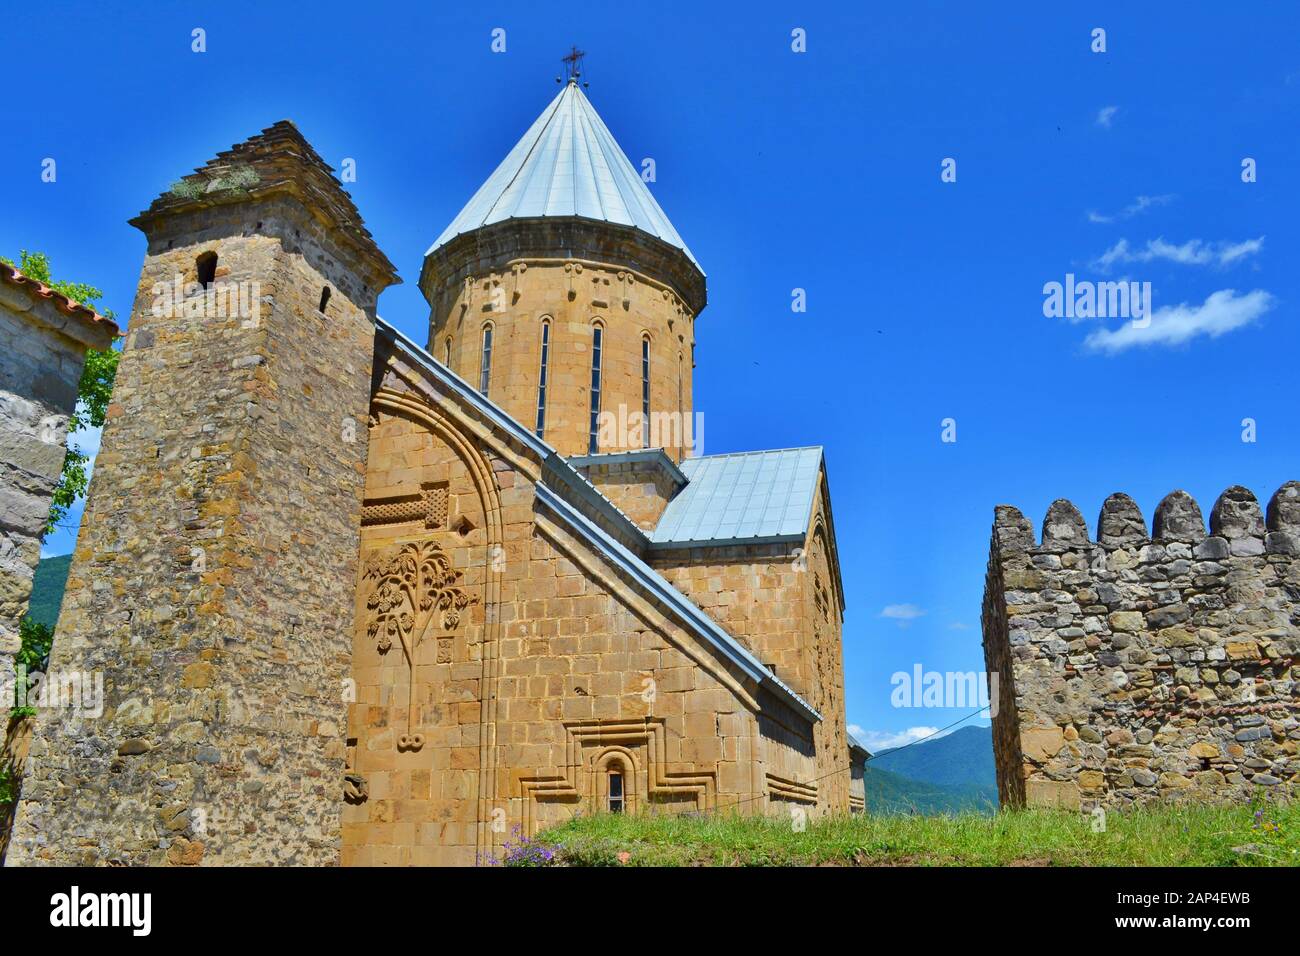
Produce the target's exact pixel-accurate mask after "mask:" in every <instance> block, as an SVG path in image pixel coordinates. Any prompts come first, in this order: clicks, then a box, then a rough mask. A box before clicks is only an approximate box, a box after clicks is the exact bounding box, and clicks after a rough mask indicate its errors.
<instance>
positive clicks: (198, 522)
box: [9, 152, 377, 865]
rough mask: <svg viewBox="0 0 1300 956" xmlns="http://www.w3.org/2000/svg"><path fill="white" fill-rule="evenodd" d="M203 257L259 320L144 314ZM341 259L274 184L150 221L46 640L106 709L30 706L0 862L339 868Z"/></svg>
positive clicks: (355, 492)
mask: <svg viewBox="0 0 1300 956" xmlns="http://www.w3.org/2000/svg"><path fill="white" fill-rule="evenodd" d="M297 155H301V153H300V152H299V153H298V154H297ZM291 161H294V160H291ZM213 252H215V253H217V254H218V257H219V258H218V267H217V271H216V285H214V289H215V288H217V287H226V288H229V287H232V286H238V285H239V284H241V283H254V282H256V283H258V284H259V287H258V289H257V292H258V295H257V296H256V299H255V303H256V305H258V306H260V308H259V309H258V311H257V312H256V314H255V315H254V316H253V317H251V318H250V317H246V316H244V315H243V314H241V313H233V314H231V313H227V314H212V309H211V307H209V306H208V305H205V301H204V300H205V299H207V298H209V296H207V295H206V294H205V293H203V292H201V291H200V292H198V293H192V294H190V295H189V296H188V297H187V299H186V300H185V301H186V306H185V307H184V308H182V309H180V310H178V311H179V314H175V312H174V311H173V310H169V309H163V310H161V311H162V314H158V312H157V311H156V310H155V308H154V306H155V305H156V304H157V301H158V289H159V288H160V287H161V288H164V289H165V288H166V287H167V286H169V285H170V284H171V283H172V281H173V278H174V277H177V276H179V277H180V279H181V280H182V281H183V283H193V282H195V281H196V276H197V273H196V269H197V260H198V257H199V256H201V255H204V254H206V253H213ZM344 262H348V260H347V259H346V258H345V255H344V254H343V253H341V252H340V250H338V249H337V247H336V246H335V245H334V244H333V238H332V236H331V233H330V231H329V230H328V229H327V227H326V226H325V225H324V224H322V223H320V222H319V221H318V220H316V219H315V218H314V217H312V216H311V215H310V214H308V213H307V212H306V210H305V208H304V207H303V206H302V205H301V204H300V203H299V202H298V201H297V200H293V199H288V198H284V197H282V196H280V197H277V196H275V195H273V196H271V197H269V198H267V199H265V200H262V201H249V202H243V203H233V204H225V205H221V206H216V207H213V208H202V209H199V210H196V211H188V212H183V213H175V214H172V215H170V216H168V217H166V218H164V219H163V220H162V221H161V222H158V221H156V222H154V223H153V225H152V226H151V231H150V244H149V250H148V255H147V257H146V259H145V264H144V269H143V273H142V276H141V281H140V285H139V289H138V292H137V296H136V301H135V306H134V308H133V310H132V317H131V323H130V329H131V332H130V335H129V337H128V341H127V343H126V348H125V349H124V352H123V357H122V360H121V366H120V370H119V373H118V380H117V385H116V388H115V390H114V394H113V402H112V405H111V407H110V409H109V415H108V418H109V421H108V425H107V427H106V428H105V431H104V437H103V444H102V450H101V453H100V456H99V460H98V467H97V468H96V471H95V475H94V479H93V482H92V486H91V489H90V495H89V501H88V504H87V508H86V513H85V518H84V520H83V523H82V526H81V532H80V536H79V538H78V542H77V548H76V552H75V556H74V559H73V564H72V569H71V572H70V574H69V578H68V586H67V594H66V597H65V600H64V610H63V617H62V620H61V621H60V628H59V634H58V636H57V638H56V641H55V644H54V651H53V663H54V666H55V667H56V668H58V669H60V670H67V671H74V672H80V673H84V674H88V675H90V674H94V675H102V678H103V682H104V692H105V701H104V707H103V712H102V714H100V715H84V714H79V713H75V712H67V711H57V712H54V711H46V710H43V711H42V712H41V714H40V716H39V720H38V724H37V734H36V737H35V739H34V741H33V744H32V750H31V753H30V756H29V770H28V774H27V777H26V779H25V781H24V788H23V799H22V803H21V804H20V807H19V812H18V818H17V821H16V824H15V829H14V840H13V846H12V847H11V850H10V855H9V862H10V863H55V864H95V863H98V864H103V863H122V864H154V865H157V864H173V865H177V864H179V865H189V864H196V863H203V864H214V863H220V864H227V865H230V864H316V865H320V864H331V863H337V862H338V859H339V853H340V826H341V825H340V820H339V810H340V805H341V797H340V790H341V787H342V774H343V766H344V741H343V728H344V723H345V705H344V696H345V694H344V687H345V685H344V680H345V678H346V677H348V664H349V656H350V650H351V627H350V613H349V612H350V609H351V607H352V595H353V587H354V582H355V568H356V560H357V553H358V533H359V517H360V515H359V512H360V506H361V501H360V498H361V488H362V482H363V478H364V463H365V457H366V438H367V430H366V427H365V422H366V415H367V411H368V400H369V387H370V376H371V355H372V352H373V338H374V328H373V318H372V316H373V308H374V295H375V294H377V292H375V291H371V293H370V295H369V298H361V299H360V300H359V301H354V300H353V299H351V298H349V297H348V295H347V292H346V291H345V290H348V289H359V288H360V287H361V286H362V284H363V283H362V281H361V280H360V279H357V278H356V273H355V272H353V271H351V267H350V266H348V265H341V264H340V263H344ZM369 281H371V282H373V280H369ZM326 287H329V288H331V289H332V290H333V295H332V297H331V298H330V299H329V302H328V304H327V306H326V309H325V311H324V312H321V311H319V308H318V307H319V306H320V302H321V298H322V290H323V289H324V288H326Z"/></svg>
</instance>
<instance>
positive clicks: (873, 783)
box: [866, 744, 998, 815]
mask: <svg viewBox="0 0 1300 956" xmlns="http://www.w3.org/2000/svg"><path fill="white" fill-rule="evenodd" d="M919 746H921V745H920V744H917V747H919ZM912 749H914V750H915V749H916V748H915V747H914V748H912ZM866 785H867V810H868V812H870V813H919V814H926V815H931V814H938V813H956V812H958V811H961V810H985V811H988V812H990V813H991V812H993V811H995V810H997V808H998V791H997V787H992V788H990V787H984V786H978V785H968V786H953V785H945V784H938V783H926V782H924V781H920V780H912V779H910V778H909V777H903V776H900V775H899V774H896V773H891V772H890V771H888V770H877V769H875V761H874V760H873V761H871V762H870V763H868V764H867V773H866Z"/></svg>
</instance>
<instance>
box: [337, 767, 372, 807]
mask: <svg viewBox="0 0 1300 956" xmlns="http://www.w3.org/2000/svg"><path fill="white" fill-rule="evenodd" d="M369 796H370V785H369V784H368V783H366V778H365V777H363V776H362V775H361V774H359V773H345V774H344V775H343V799H344V800H346V801H347V802H348V803H365V802H366V799H367V798H368V797H369Z"/></svg>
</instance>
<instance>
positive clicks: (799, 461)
mask: <svg viewBox="0 0 1300 956" xmlns="http://www.w3.org/2000/svg"><path fill="white" fill-rule="evenodd" d="M821 463H822V449H821V446H819V445H814V446H811V447H809V448H783V449H778V450H774V451H748V452H740V453H737V454H730V455H707V456H703V457H700V458H687V459H686V460H685V461H683V462H682V464H681V469H682V472H683V473H684V474H685V475H686V477H687V478H688V479H689V484H687V486H686V487H685V488H683V489H682V491H681V492H680V493H679V494H678V495H677V497H676V498H674V499H673V500H672V501H670V502H669V503H668V507H667V508H665V509H664V513H663V516H662V517H661V518H660V519H659V523H658V524H657V525H656V526H655V529H654V531H652V532H650V541H651V542H652V543H653V544H655V545H666V544H673V545H683V546H684V545H693V544H703V543H709V542H713V543H717V544H721V543H727V544H732V543H737V542H745V541H753V540H754V539H759V540H760V541H761V540H771V539H777V540H780V539H794V538H803V537H804V535H805V534H806V533H807V531H808V521H809V519H810V518H811V517H812V506H813V496H814V495H815V494H816V493H817V475H818V473H819V471H820V469H821Z"/></svg>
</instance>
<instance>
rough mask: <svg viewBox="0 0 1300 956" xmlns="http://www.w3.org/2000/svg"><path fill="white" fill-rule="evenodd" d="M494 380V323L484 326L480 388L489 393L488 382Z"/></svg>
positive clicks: (480, 360)
mask: <svg viewBox="0 0 1300 956" xmlns="http://www.w3.org/2000/svg"><path fill="white" fill-rule="evenodd" d="M491 381H492V323H491V322H489V323H488V324H487V325H485V326H483V352H482V355H481V357H480V358H479V367H478V390H479V391H480V392H482V393H483V394H484V395H486V394H487V393H488V384H489V383H490V382H491Z"/></svg>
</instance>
